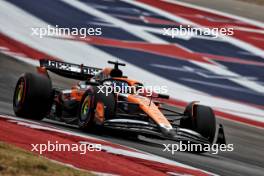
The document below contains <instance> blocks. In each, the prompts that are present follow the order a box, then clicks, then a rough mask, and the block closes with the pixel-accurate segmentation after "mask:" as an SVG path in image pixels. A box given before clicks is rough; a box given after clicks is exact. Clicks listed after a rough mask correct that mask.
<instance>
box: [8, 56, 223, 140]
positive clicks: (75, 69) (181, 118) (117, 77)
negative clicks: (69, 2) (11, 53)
mask: <svg viewBox="0 0 264 176" xmlns="http://www.w3.org/2000/svg"><path fill="white" fill-rule="evenodd" d="M108 63H109V64H113V65H114V67H113V68H104V69H99V68H94V67H88V66H84V65H76V64H71V63H66V62H61V61H55V60H40V66H39V67H37V72H36V73H24V74H23V75H22V76H21V77H20V78H19V80H18V82H17V85H16V88H15V92H14V98H13V109H14V112H15V114H16V116H18V117H22V118H30V119H34V120H41V119H43V118H49V119H53V120H58V121H63V122H66V123H70V124H75V125H78V126H79V127H80V128H81V129H86V130H90V129H93V128H94V127H96V128H98V127H99V128H108V129H116V130H122V131H126V132H128V133H130V134H132V133H133V134H141V135H145V136H150V137H154V138H156V137H157V138H159V139H167V140H173V141H185V142H187V141H190V142H193V143H200V144H213V143H218V144H222V143H225V137H224V131H223V126H222V125H220V124H219V125H216V119H215V115H214V113H213V110H212V109H211V108H210V107H207V106H204V105H200V104H198V103H195V102H191V103H190V104H189V105H188V106H187V107H186V108H185V110H184V111H183V112H178V111H175V109H172V108H170V107H169V106H167V105H166V104H163V103H162V100H163V99H168V98H169V96H167V95H163V94H159V93H155V92H154V93H153V94H151V95H146V94H144V92H143V93H141V94H138V93H135V91H134V92H133V91H132V92H119V93H116V92H110V93H109V91H108V89H109V88H111V86H112V87H113V86H115V87H121V88H124V87H133V88H135V89H134V90H137V89H139V88H144V86H143V84H142V83H140V82H138V81H135V80H131V79H129V78H127V77H126V76H124V75H123V72H122V71H121V70H120V69H119V67H120V66H125V64H123V63H119V62H112V61H108ZM48 71H50V72H53V73H55V74H58V75H60V76H63V77H66V78H70V79H76V80H78V84H77V85H73V86H72V87H71V88H69V89H62V88H59V87H53V86H52V81H51V78H50V76H49V73H48ZM106 92H107V93H106Z"/></svg>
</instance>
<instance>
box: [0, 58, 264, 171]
mask: <svg viewBox="0 0 264 176" xmlns="http://www.w3.org/2000/svg"><path fill="white" fill-rule="evenodd" d="M34 70H35V68H34V67H32V66H30V65H27V64H25V63H23V62H20V61H17V60H16V59H13V58H11V57H9V56H5V55H2V54H0V114H7V115H14V114H13V110H12V96H13V91H14V88H15V84H16V81H17V78H18V77H19V75H20V74H22V73H23V72H34ZM52 79H53V81H54V82H53V84H54V85H55V86H58V85H60V86H63V87H67V85H70V84H71V83H73V82H75V81H69V80H65V79H62V78H60V77H58V76H55V75H52ZM44 121H45V123H49V124H52V125H54V126H56V127H59V128H62V129H65V130H70V131H75V132H79V133H82V132H81V131H80V130H79V129H77V128H75V127H72V126H69V125H65V124H61V123H53V122H50V121H47V120H44ZM218 121H221V123H222V124H223V125H224V128H225V133H226V138H227V143H232V144H234V151H233V152H221V153H219V154H218V155H213V154H191V153H185V152H176V153H175V154H174V155H172V154H171V153H169V152H163V149H164V147H163V146H162V145H161V144H162V142H161V141H157V140H155V141H154V140H139V141H135V140H129V139H125V138H122V137H120V136H118V135H108V134H104V135H99V134H86V135H89V136H94V137H97V138H100V139H104V140H108V141H111V142H114V143H118V144H122V145H125V146H129V147H133V148H136V149H140V150H143V151H146V152H149V153H153V154H156V155H159V156H162V157H165V158H168V159H171V160H175V161H178V162H181V163H184V164H188V165H191V166H194V167H197V168H201V169H204V170H207V171H211V172H213V173H216V174H219V175H255V176H258V175H259V176H260V175H263V173H264V168H263V166H264V159H263V158H264V153H263V148H264V137H263V132H264V130H263V129H258V128H255V127H250V126H246V125H243V124H238V123H237V122H232V121H228V120H220V119H218ZM147 141H148V142H147ZM165 142H166V141H165ZM167 142H168V141H167ZM170 143H171V142H170ZM155 144H157V145H155Z"/></svg>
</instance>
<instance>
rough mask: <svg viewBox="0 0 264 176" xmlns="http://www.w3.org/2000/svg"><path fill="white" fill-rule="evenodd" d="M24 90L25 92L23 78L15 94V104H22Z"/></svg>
mask: <svg viewBox="0 0 264 176" xmlns="http://www.w3.org/2000/svg"><path fill="white" fill-rule="evenodd" d="M24 92H25V82H24V80H23V79H21V80H20V83H19V85H18V87H17V89H16V94H15V105H16V106H19V105H21V104H22V102H23V99H24Z"/></svg>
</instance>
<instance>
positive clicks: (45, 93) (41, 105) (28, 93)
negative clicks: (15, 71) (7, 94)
mask: <svg viewBox="0 0 264 176" xmlns="http://www.w3.org/2000/svg"><path fill="white" fill-rule="evenodd" d="M52 101H53V90H52V84H51V81H50V79H49V78H48V77H46V76H44V75H40V74H33V73H25V74H23V75H22V76H21V77H20V78H19V79H18V82H17V84H16V88H15V92H14V96H13V109H14V112H15V114H16V116H18V117H22V118H29V119H35V120H41V119H43V118H44V117H45V116H46V115H47V114H48V112H49V111H50V109H51V105H52Z"/></svg>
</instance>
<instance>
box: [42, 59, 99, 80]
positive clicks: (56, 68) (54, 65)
mask: <svg viewBox="0 0 264 176" xmlns="http://www.w3.org/2000/svg"><path fill="white" fill-rule="evenodd" d="M39 63H40V67H42V68H45V69H46V70H49V71H51V72H53V73H55V74H58V75H60V76H63V77H67V78H71V79H78V80H87V79H90V78H92V77H93V76H95V75H96V74H97V73H98V72H100V71H101V70H102V69H100V68H95V67H87V66H83V65H78V64H72V63H67V62H62V61H54V60H46V59H42V60H40V61H39Z"/></svg>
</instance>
